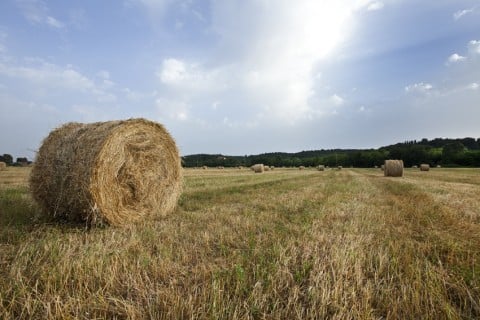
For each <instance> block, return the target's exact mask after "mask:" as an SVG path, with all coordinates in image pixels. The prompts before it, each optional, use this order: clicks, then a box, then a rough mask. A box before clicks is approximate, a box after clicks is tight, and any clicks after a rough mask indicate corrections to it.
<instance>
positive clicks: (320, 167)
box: [317, 164, 325, 171]
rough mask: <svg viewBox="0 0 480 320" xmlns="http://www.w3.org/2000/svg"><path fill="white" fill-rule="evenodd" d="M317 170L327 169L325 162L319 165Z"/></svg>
mask: <svg viewBox="0 0 480 320" xmlns="http://www.w3.org/2000/svg"><path fill="white" fill-rule="evenodd" d="M317 170H318V171H325V166H324V165H323V164H321V165H319V166H318V167H317Z"/></svg>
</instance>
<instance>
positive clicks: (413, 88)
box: [405, 82, 433, 93]
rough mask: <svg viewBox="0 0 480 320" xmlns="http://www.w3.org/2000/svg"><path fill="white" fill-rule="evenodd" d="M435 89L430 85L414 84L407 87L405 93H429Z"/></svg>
mask: <svg viewBox="0 0 480 320" xmlns="http://www.w3.org/2000/svg"><path fill="white" fill-rule="evenodd" d="M432 89H433V86H432V85H431V84H430V83H424V82H420V83H414V84H410V85H408V86H406V87H405V92H407V93H428V92H430V91H431V90H432Z"/></svg>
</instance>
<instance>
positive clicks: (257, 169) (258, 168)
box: [252, 163, 265, 173]
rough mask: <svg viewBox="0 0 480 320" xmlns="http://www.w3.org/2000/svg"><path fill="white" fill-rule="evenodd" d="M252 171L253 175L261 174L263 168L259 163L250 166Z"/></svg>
mask: <svg viewBox="0 0 480 320" xmlns="http://www.w3.org/2000/svg"><path fill="white" fill-rule="evenodd" d="M252 169H253V172H255V173H263V171H265V166H264V165H263V164H261V163H257V164H254V165H253V166H252Z"/></svg>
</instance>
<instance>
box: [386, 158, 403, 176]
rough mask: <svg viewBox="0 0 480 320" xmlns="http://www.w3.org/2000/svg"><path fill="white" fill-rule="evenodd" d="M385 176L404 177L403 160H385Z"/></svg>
mask: <svg viewBox="0 0 480 320" xmlns="http://www.w3.org/2000/svg"><path fill="white" fill-rule="evenodd" d="M384 168H385V170H384V171H383V174H384V176H385V177H403V160H385V165H384Z"/></svg>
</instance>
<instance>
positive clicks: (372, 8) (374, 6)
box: [367, 1, 384, 11]
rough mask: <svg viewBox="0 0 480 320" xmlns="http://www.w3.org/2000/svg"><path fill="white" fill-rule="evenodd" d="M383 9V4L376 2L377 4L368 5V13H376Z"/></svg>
mask: <svg viewBox="0 0 480 320" xmlns="http://www.w3.org/2000/svg"><path fill="white" fill-rule="evenodd" d="M383 7H384V4H383V2H380V1H375V2H373V3H371V4H369V5H368V7H367V10H368V11H376V10H380V9H382V8H383Z"/></svg>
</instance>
